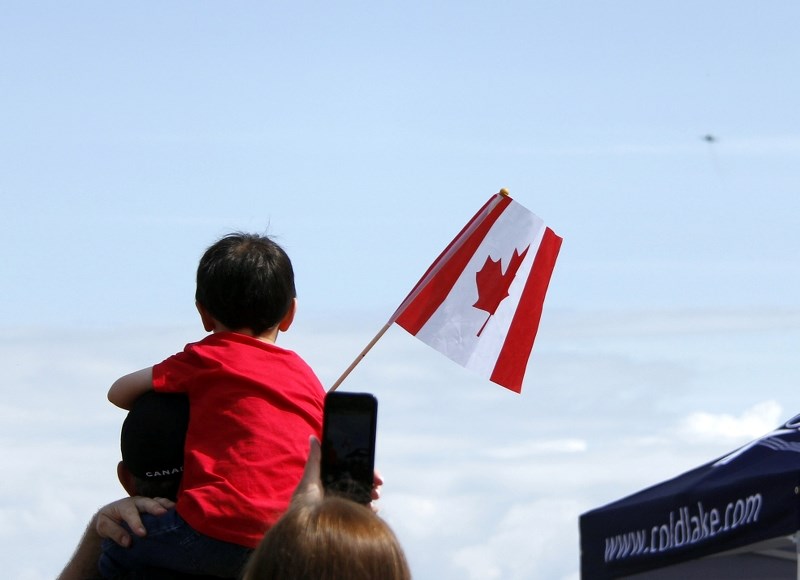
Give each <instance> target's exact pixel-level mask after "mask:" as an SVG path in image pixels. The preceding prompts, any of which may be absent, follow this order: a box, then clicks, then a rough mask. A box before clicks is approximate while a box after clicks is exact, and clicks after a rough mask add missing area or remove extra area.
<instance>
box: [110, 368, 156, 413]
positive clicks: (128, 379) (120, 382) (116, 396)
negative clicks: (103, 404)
mask: <svg viewBox="0 0 800 580" xmlns="http://www.w3.org/2000/svg"><path fill="white" fill-rule="evenodd" d="M152 389H153V367H148V368H146V369H142V370H140V371H136V372H133V373H130V374H129V375H125V376H124V377H120V378H118V379H117V380H116V381H114V384H113V385H111V388H110V389H109V390H108V400H109V401H111V402H112V403H114V404H115V405H116V406H117V407H121V408H123V409H127V410H130V409H131V407H133V403H134V401H136V399H138V398H139V397H140V396H142V395H144V394H145V393H146V392H147V391H150V390H152Z"/></svg>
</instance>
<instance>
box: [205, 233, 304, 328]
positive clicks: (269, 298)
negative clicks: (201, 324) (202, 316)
mask: <svg viewBox="0 0 800 580" xmlns="http://www.w3.org/2000/svg"><path fill="white" fill-rule="evenodd" d="M296 295H297V293H296V291H295V287H294V270H293V269H292V262H291V260H289V256H287V255H286V252H284V251H283V248H281V247H280V246H279V245H278V244H276V243H275V242H273V241H272V240H271V239H270V238H269V237H267V236H260V235H257V234H245V233H240V232H237V233H232V234H228V235H227V236H225V237H223V238H222V239H220V240H219V241H218V242H216V243H215V244H214V245H212V246H211V247H210V248H208V250H206V253H205V254H203V257H202V258H201V259H200V265H199V266H198V267H197V291H196V293H195V299H196V300H197V302H199V303H200V304H201V305H202V306H203V307H204V308H205V309H206V310H207V311H208V312H209V313H210V314H211V316H213V317H214V318H215V319H217V320H218V321H219V322H220V323H222V324H224V325H225V326H226V327H227V328H229V329H230V330H241V329H244V328H247V329H249V330H251V331H252V332H253V333H254V334H256V335H259V334H262V333H264V332H265V331H267V330H269V329H270V328H272V327H273V326H275V325H276V324H278V323H279V322H280V321H281V320H283V317H284V316H285V315H286V313H287V312H288V311H289V308H290V307H291V305H292V300H294V298H295V297H296Z"/></svg>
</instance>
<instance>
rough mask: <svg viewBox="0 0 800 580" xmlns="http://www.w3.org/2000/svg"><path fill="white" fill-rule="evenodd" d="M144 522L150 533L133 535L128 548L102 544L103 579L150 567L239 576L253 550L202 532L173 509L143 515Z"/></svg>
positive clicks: (106, 543) (100, 567)
mask: <svg viewBox="0 0 800 580" xmlns="http://www.w3.org/2000/svg"><path fill="white" fill-rule="evenodd" d="M142 523H143V524H144V526H145V529H146V530H147V535H146V536H145V537H144V538H139V537H138V536H135V535H133V534H131V536H132V538H133V541H132V542H131V545H130V547H129V548H123V547H121V546H119V545H117V544H115V543H114V542H112V541H110V540H106V541H105V542H104V543H103V553H102V555H101V556H100V562H99V564H98V566H99V569H100V574H101V575H102V576H103V578H114V577H115V576H117V575H121V574H123V573H124V572H127V571H131V570H139V569H143V568H149V567H155V568H166V569H169V570H175V571H178V572H185V573H189V574H210V575H214V576H220V577H223V578H236V577H237V576H238V575H239V573H240V572H241V571H242V569H243V568H244V565H245V563H246V562H247V558H248V556H249V555H250V553H251V552H252V550H250V549H248V548H245V547H244V546H239V545H237V544H230V543H228V542H221V541H219V540H214V539H213V538H209V537H207V536H204V535H202V534H199V533H198V532H196V531H195V530H193V529H192V528H191V527H190V526H189V524H187V523H186V522H185V521H183V518H181V517H180V516H179V515H178V513H177V512H176V511H175V510H174V509H172V510H169V511H168V512H167V513H166V514H164V515H162V516H153V515H150V514H142Z"/></svg>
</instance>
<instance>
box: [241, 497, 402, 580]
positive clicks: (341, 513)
mask: <svg viewBox="0 0 800 580" xmlns="http://www.w3.org/2000/svg"><path fill="white" fill-rule="evenodd" d="M244 579H245V580H410V579H411V572H410V571H409V568H408V563H407V562H406V558H405V555H404V554H403V549H402V548H401V547H400V543H399V542H398V541H397V537H396V536H395V535H394V532H392V530H391V528H389V526H388V525H387V524H386V522H384V521H383V520H382V519H381V518H380V517H379V516H378V515H377V514H375V513H373V512H372V510H371V509H370V508H368V507H365V506H363V505H360V504H357V503H355V502H354V501H351V500H349V499H345V498H342V497H336V496H326V497H325V498H323V499H322V500H321V501H320V502H319V503H316V504H313V505H295V506H292V507H291V508H289V511H287V512H286V513H285V514H284V515H283V517H281V519H280V520H278V521H277V522H276V523H275V525H274V526H273V527H272V528H271V529H270V530H269V531H268V532H267V534H266V535H265V536H264V539H263V540H262V541H261V543H260V544H259V546H258V547H257V548H256V550H255V552H253V555H252V556H251V558H250V561H249V563H248V565H247V569H246V572H245V575H244Z"/></svg>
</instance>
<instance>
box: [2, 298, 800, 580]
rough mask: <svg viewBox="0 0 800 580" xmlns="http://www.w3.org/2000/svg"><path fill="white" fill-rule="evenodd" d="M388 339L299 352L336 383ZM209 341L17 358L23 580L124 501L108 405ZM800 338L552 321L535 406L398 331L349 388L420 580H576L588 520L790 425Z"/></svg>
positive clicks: (661, 324)
mask: <svg viewBox="0 0 800 580" xmlns="http://www.w3.org/2000/svg"><path fill="white" fill-rule="evenodd" d="M371 324H372V323H364V322H363V321H362V322H360V323H359V322H358V321H357V320H348V323H347V324H339V325H336V324H327V323H326V324H325V325H320V327H319V328H318V327H316V326H314V324H312V323H310V322H307V323H306V326H305V327H303V326H301V327H299V328H298V329H293V332H294V334H293V335H292V333H290V335H291V340H284V341H283V343H284V345H287V344H289V345H290V346H291V347H292V348H293V349H295V350H297V351H298V352H299V353H301V354H304V355H306V358H308V359H309V360H311V361H312V365H314V366H315V367H316V368H318V369H322V370H320V371H319V372H320V375H321V376H322V375H324V378H325V380H326V381H325V382H330V381H332V380H333V379H335V378H336V377H337V376H338V375H339V374H340V373H341V371H342V370H343V369H344V368H345V367H346V366H347V365H348V364H349V362H350V361H352V360H353V358H354V357H355V355H356V354H357V353H358V352H360V350H361V348H363V345H364V344H365V343H366V342H367V341H368V340H369V338H371V337H372V336H373V335H374V332H375V328H371V327H370V326H371ZM337 328H342V329H346V330H345V331H339V330H336V329H337ZM548 328H549V329H551V330H548ZM193 329H194V327H189V326H187V327H184V328H176V329H171V330H160V331H153V330H152V329H151V330H148V329H138V330H137V329H120V331H119V332H115V333H114V335H115V336H116V335H119V337H120V338H119V339H116V338H114V337H113V336H111V335H104V334H98V333H88V332H87V333H84V334H81V333H74V332H61V333H59V332H54V331H49V332H47V333H40V334H37V333H28V334H25V333H22V334H19V333H17V334H16V335H15V340H13V341H5V342H3V341H0V356H2V357H3V360H9V361H12V366H13V367H14V368H13V370H12V372H11V373H10V374H9V377H10V378H9V381H8V382H7V384H9V385H13V389H8V390H7V391H8V392H7V393H5V395H6V396H5V397H4V400H3V403H2V406H1V407H0V419H2V420H0V461H2V463H3V465H4V467H5V471H4V485H3V490H4V494H3V498H0V537H1V538H2V539H3V542H2V543H0V561H3V562H11V563H12V564H11V565H9V566H7V567H6V569H5V570H4V573H5V575H6V577H8V578H12V579H15V580H19V579H23V578H24V579H27V580H38V579H40V578H52V577H53V576H54V575H55V574H56V573H57V572H58V571H59V570H60V568H61V566H62V565H63V564H64V562H65V561H66V559H67V558H68V556H69V555H70V553H71V552H72V550H73V548H74V547H75V545H76V543H77V541H78V539H79V537H80V535H81V534H82V533H83V530H84V527H85V525H86V522H87V521H88V519H89V517H90V516H91V514H92V513H93V512H94V510H96V509H97V507H98V506H100V505H102V504H103V503H105V502H107V501H110V500H112V499H116V498H117V497H119V496H120V495H121V494H122V489H121V487H120V485H119V483H118V482H117V481H116V474H115V471H114V469H115V465H116V462H117V460H118V458H119V449H118V434H119V426H120V424H121V421H122V417H123V413H122V412H121V411H119V410H117V409H114V408H113V407H112V406H111V405H110V404H109V403H108V402H107V401H106V399H105V393H106V389H107V387H108V384H109V383H110V382H111V381H113V379H115V378H116V377H117V376H118V375H119V374H121V373H123V372H126V371H128V370H131V369H135V368H140V367H141V366H143V365H145V364H148V363H151V362H154V361H156V360H160V358H163V357H164V356H166V355H168V354H170V353H171V352H173V351H175V350H176V349H178V348H180V347H181V346H182V344H183V342H185V341H186V340H190V339H195V338H197V333H195V332H193ZM552 329H558V332H557V334H551V332H552ZM796 333H797V330H796V327H793V326H787V323H786V319H785V317H779V316H772V315H770V314H769V313H758V312H757V313H744V314H740V315H737V314H736V313H727V314H726V316H725V317H721V316H720V315H719V313H709V314H708V316H705V315H704V314H703V313H700V312H693V313H687V312H678V313H652V312H650V313H640V314H639V315H638V316H634V315H629V316H622V315H620V316H617V315H611V314H607V313H606V314H600V315H594V314H583V315H572V316H566V315H565V316H563V317H562V316H559V315H555V314H551V316H550V320H549V322H548V324H547V325H543V326H542V327H541V329H540V335H539V338H538V339H537V346H536V349H535V350H534V353H533V358H532V362H531V367H530V369H529V371H528V376H527V379H526V384H525V388H524V389H523V393H522V394H521V395H517V394H515V393H511V392H509V391H506V390H505V389H502V388H500V387H497V386H495V385H493V384H491V383H488V382H486V381H483V380H480V379H478V378H476V377H474V376H473V375H472V374H471V373H469V372H467V371H464V370H463V369H461V368H460V367H458V366H457V365H455V364H453V363H452V362H451V361H449V360H447V359H445V358H444V357H442V356H441V355H439V354H438V353H436V352H434V351H433V350H432V349H429V348H427V347H425V346H424V345H422V344H421V343H419V341H417V340H415V339H414V338H413V337H411V336H409V335H408V334H406V333H404V332H402V331H396V332H395V331H392V332H389V333H387V335H386V336H385V337H384V339H381V341H380V342H379V343H378V344H377V345H376V347H375V348H374V349H373V351H372V352H371V353H370V354H369V355H368V356H367V357H366V358H365V360H364V361H362V363H361V364H360V365H359V366H358V368H357V369H356V370H355V371H354V373H353V374H352V375H351V377H349V378H348V379H347V381H346V382H345V383H344V385H343V386H342V388H343V389H347V390H367V391H371V392H374V393H375V394H376V395H377V397H378V399H379V405H380V407H379V419H378V467H379V469H380V470H381V471H382V472H383V474H384V476H385V477H386V485H385V486H384V489H383V499H382V500H381V504H382V512H381V513H382V514H383V515H384V517H386V519H387V520H388V521H389V523H390V524H391V525H392V527H393V528H394V529H395V531H396V532H397V533H398V536H399V537H400V539H401V541H402V543H403V546H404V547H405V549H406V551H407V554H408V556H409V560H410V562H411V564H412V568H413V571H414V575H415V578H417V579H418V580H427V579H429V578H431V579H432V578H436V579H437V580H445V579H459V580H460V579H463V578H465V577H469V576H468V575H469V574H472V575H473V577H476V578H492V577H496V578H504V579H505V578H512V579H513V578H543V579H545V578H546V579H548V580H549V579H552V578H555V579H562V578H563V579H566V578H576V573H577V572H576V571H577V569H578V565H579V563H578V552H577V546H578V537H577V533H578V532H577V530H578V525H577V516H578V514H579V513H581V512H583V511H587V510H589V509H591V508H594V507H598V506H599V505H602V504H604V503H607V502H609V501H613V500H616V499H619V498H621V497H623V496H625V495H628V494H630V493H633V492H635V491H638V490H639V489H641V488H642V487H645V486H649V485H652V484H654V483H658V481H660V480H662V479H666V478H669V477H673V476H675V475H678V474H679V473H681V472H683V471H685V470H687V469H690V468H692V467H695V466H697V465H699V464H701V463H704V462H706V461H709V460H711V459H713V458H715V457H718V456H720V455H721V454H723V453H726V452H728V451H731V450H732V449H733V448H734V447H735V446H736V444H738V442H739V441H734V440H733V438H736V437H738V438H740V441H741V440H746V439H752V438H754V437H757V436H760V435H762V434H763V433H765V432H767V431H769V430H771V429H773V428H774V427H776V426H777V425H778V424H779V423H780V422H781V419H785V418H786V417H780V415H781V412H782V409H784V408H785V409H789V408H792V406H793V405H796V401H795V399H796V397H795V391H796V387H797V385H798V383H800V365H798V364H797V360H796V356H795V353H794V351H793V349H792V348H791V345H792V340H789V339H793V338H794V337H795V334H796ZM288 337H289V335H287V337H286V338H287V339H288ZM112 339H113V340H112ZM795 343H796V341H795ZM16 363H19V364H16ZM54 377H56V378H57V380H56V381H55V382H54ZM328 379H330V380H328ZM756 379H758V382H757V381H756ZM754 385H768V387H759V388H755V387H754ZM698 409H704V410H705V411H704V412H702V413H701V412H698V411H697V410H698ZM794 411H795V409H792V413H791V414H793V413H794ZM676 433H677V434H678V435H679V436H676ZM41 545H47V546H48V547H49V549H48V550H47V552H46V553H45V554H43V553H42V551H41V549H37V548H36V547H37V546H41Z"/></svg>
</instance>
